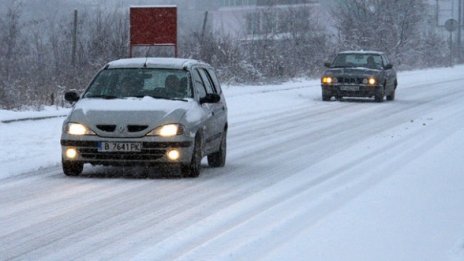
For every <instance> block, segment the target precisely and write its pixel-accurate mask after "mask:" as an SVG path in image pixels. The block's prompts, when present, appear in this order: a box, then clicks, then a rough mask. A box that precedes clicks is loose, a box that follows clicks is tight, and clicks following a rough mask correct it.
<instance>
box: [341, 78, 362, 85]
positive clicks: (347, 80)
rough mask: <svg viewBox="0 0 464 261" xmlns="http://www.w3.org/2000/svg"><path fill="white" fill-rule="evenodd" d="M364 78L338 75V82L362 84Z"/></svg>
mask: <svg viewBox="0 0 464 261" xmlns="http://www.w3.org/2000/svg"><path fill="white" fill-rule="evenodd" d="M363 80H364V79H363V78H358V77H337V82H338V83H341V84H362V83H363Z"/></svg>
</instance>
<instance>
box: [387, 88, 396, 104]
mask: <svg viewBox="0 0 464 261" xmlns="http://www.w3.org/2000/svg"><path fill="white" fill-rule="evenodd" d="M395 92H396V90H393V91H392V93H390V95H387V101H394V100H395Z"/></svg>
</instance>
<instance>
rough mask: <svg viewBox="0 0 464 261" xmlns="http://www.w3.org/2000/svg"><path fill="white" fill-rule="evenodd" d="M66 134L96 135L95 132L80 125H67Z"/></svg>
mask: <svg viewBox="0 0 464 261" xmlns="http://www.w3.org/2000/svg"><path fill="white" fill-rule="evenodd" d="M65 132H66V133H68V134H71V135H76V136H82V135H95V132H93V131H92V130H91V129H89V128H87V127H86V126H84V125H82V124H80V123H68V124H66V127H65Z"/></svg>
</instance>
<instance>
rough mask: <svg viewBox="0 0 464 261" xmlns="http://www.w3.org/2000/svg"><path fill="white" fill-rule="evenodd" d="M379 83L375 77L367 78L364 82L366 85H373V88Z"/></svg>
mask: <svg viewBox="0 0 464 261" xmlns="http://www.w3.org/2000/svg"><path fill="white" fill-rule="evenodd" d="M377 82H378V81H377V79H376V78H375V77H373V76H371V77H367V78H365V79H364V80H363V83H364V84H369V85H371V86H373V85H377Z"/></svg>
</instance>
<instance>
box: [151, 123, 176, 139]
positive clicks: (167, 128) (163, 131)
mask: <svg viewBox="0 0 464 261" xmlns="http://www.w3.org/2000/svg"><path fill="white" fill-rule="evenodd" d="M182 133H184V128H183V127H182V126H181V125H180V124H167V125H163V126H161V127H158V128H156V129H154V130H152V131H150V132H149V133H148V134H147V135H148V136H161V137H173V136H176V135H181V134H182Z"/></svg>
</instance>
